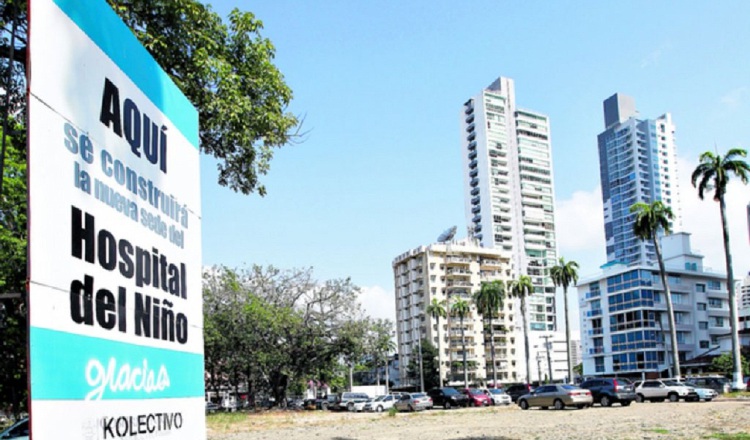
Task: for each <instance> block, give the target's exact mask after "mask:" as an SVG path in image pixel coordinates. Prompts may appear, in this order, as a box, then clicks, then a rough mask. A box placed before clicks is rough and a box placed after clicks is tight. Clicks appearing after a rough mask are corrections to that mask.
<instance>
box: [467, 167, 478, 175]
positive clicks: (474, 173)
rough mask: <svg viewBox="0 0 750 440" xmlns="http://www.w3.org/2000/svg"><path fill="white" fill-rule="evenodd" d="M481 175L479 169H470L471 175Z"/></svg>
mask: <svg viewBox="0 0 750 440" xmlns="http://www.w3.org/2000/svg"><path fill="white" fill-rule="evenodd" d="M478 175H479V170H478V169H476V168H474V169H473V170H471V171H469V176H470V177H477V176H478Z"/></svg>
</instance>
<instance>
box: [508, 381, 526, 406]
mask: <svg viewBox="0 0 750 440" xmlns="http://www.w3.org/2000/svg"><path fill="white" fill-rule="evenodd" d="M503 389H504V390H505V392H506V393H508V395H509V396H510V399H511V400H512V401H513V402H517V401H518V398H519V397H521V396H523V395H524V394H528V393H530V392H531V391H532V390H533V388H532V387H531V385H529V384H527V383H517V384H511V385H507V386H505V387H503Z"/></svg>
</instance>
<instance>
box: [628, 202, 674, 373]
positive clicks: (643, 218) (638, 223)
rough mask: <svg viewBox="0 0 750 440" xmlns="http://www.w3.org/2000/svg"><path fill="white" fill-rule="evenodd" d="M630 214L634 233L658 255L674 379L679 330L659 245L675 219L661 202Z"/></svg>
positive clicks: (636, 207)
mask: <svg viewBox="0 0 750 440" xmlns="http://www.w3.org/2000/svg"><path fill="white" fill-rule="evenodd" d="M630 212H631V213H633V214H635V219H634V220H633V233H634V234H635V236H636V237H638V238H640V239H641V240H643V241H646V240H651V242H652V243H653V245H654V253H656V261H657V262H658V264H659V274H660V276H661V284H662V286H663V288H664V296H665V298H666V301H667V319H668V320H669V339H670V344H671V345H672V350H671V355H672V374H671V375H672V377H679V376H680V350H679V347H678V346H677V328H676V327H675V319H674V307H673V305H672V293H671V292H670V289H669V283H668V281H667V270H666V269H665V268H664V257H662V254H661V245H660V244H659V238H660V236H661V235H660V234H661V233H660V231H663V233H664V234H666V235H669V234H670V233H671V232H672V231H671V228H670V226H669V224H670V222H671V221H672V219H673V218H674V214H673V213H672V209H671V208H670V207H669V206H666V205H665V204H664V203H662V202H661V201H660V200H656V201H654V202H652V203H651V204H648V203H643V202H638V203H635V204H633V205H632V206H631V207H630Z"/></svg>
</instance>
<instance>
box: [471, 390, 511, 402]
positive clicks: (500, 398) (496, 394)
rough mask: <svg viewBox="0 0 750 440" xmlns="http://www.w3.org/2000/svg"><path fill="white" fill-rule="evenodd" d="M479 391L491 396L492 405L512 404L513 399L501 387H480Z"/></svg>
mask: <svg viewBox="0 0 750 440" xmlns="http://www.w3.org/2000/svg"><path fill="white" fill-rule="evenodd" d="M479 391H481V392H483V393H484V394H486V395H488V396H490V401H491V403H492V405H510V404H511V403H513V399H511V397H510V396H509V395H508V393H506V392H505V391H503V390H502V389H501V388H480V389H479Z"/></svg>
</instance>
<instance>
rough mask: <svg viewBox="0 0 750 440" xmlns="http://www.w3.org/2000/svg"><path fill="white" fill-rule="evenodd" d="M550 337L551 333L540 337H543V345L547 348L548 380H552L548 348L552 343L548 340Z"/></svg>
mask: <svg viewBox="0 0 750 440" xmlns="http://www.w3.org/2000/svg"><path fill="white" fill-rule="evenodd" d="M551 337H552V335H543V336H542V338H543V339H544V347H545V348H546V349H547V369H548V370H549V381H550V382H552V358H551V357H550V353H549V348H550V345H552V343H551V342H550V341H549V339H550V338H551Z"/></svg>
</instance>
